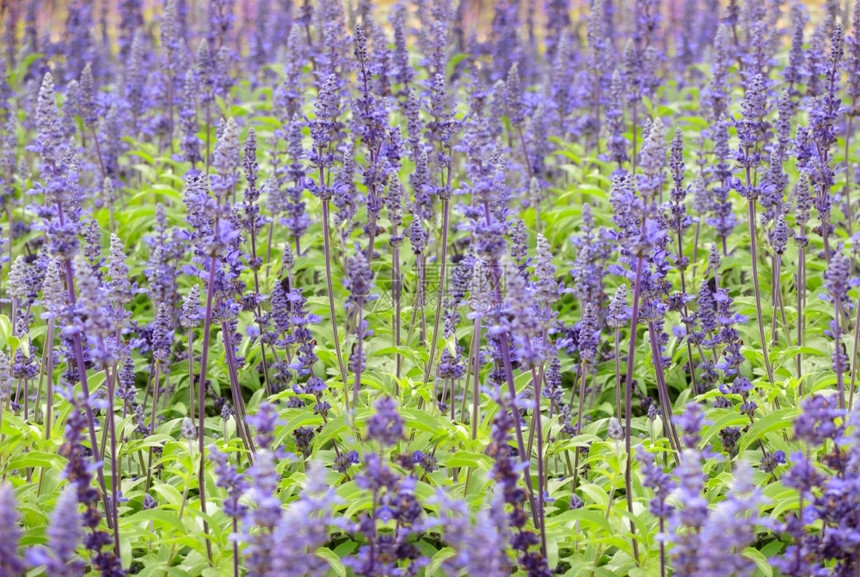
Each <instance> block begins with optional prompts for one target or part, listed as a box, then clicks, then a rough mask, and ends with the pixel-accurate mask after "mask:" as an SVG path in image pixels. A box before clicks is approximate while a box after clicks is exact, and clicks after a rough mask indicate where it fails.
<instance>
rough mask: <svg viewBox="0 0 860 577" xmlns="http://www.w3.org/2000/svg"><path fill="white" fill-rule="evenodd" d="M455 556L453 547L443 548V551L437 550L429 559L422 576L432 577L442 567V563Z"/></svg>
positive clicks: (455, 552) (455, 551)
mask: <svg viewBox="0 0 860 577" xmlns="http://www.w3.org/2000/svg"><path fill="white" fill-rule="evenodd" d="M456 554H457V550H456V549H454V548H453V547H445V548H444V549H439V551H437V552H436V554H435V555H433V558H432V559H430V563H428V564H427V569H425V571H424V574H425V575H426V576H427V577H432V576H433V575H435V574H436V572H437V571H438V570H439V568H440V567H442V563H444V562H445V561H447V560H448V559H450V558H452V557H453V556H454V555H456Z"/></svg>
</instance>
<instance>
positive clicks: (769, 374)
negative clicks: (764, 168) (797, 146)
mask: <svg viewBox="0 0 860 577" xmlns="http://www.w3.org/2000/svg"><path fill="white" fill-rule="evenodd" d="M746 171H747V186H749V185H750V169H749V167H747V169H746ZM747 208H748V216H749V218H748V221H749V222H748V224H749V233H750V260H751V261H752V278H753V291H754V292H755V311H756V319H757V320H758V334H759V339H760V341H761V353H762V356H763V357H764V366H765V370H767V379H768V382H769V383H770V384H771V385H773V367H771V365H770V358H769V357H768V354H767V340H766V338H765V334H764V321H763V320H762V312H761V290H760V288H759V282H758V256H757V254H756V242H755V199H750V200H749V203H748V205H747Z"/></svg>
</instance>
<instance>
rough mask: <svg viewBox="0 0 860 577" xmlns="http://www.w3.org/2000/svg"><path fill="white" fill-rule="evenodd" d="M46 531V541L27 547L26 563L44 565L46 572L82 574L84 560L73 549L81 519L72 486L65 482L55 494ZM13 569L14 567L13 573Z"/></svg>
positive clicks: (61, 576) (67, 575) (65, 576)
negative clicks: (58, 494)
mask: <svg viewBox="0 0 860 577" xmlns="http://www.w3.org/2000/svg"><path fill="white" fill-rule="evenodd" d="M47 534H48V545H47V546H46V547H33V548H32V549H29V550H28V551H27V563H28V564H29V565H30V566H31V567H39V566H44V567H45V570H46V571H47V572H48V574H49V575H57V576H58V577H73V576H76V575H81V574H82V573H83V570H84V563H83V562H82V561H81V560H79V559H76V558H75V551H76V549H77V548H78V544H79V543H80V540H81V520H80V514H79V513H78V498H77V493H76V490H75V488H74V486H72V485H69V486H67V487H66V488H65V489H63V491H62V493H60V496H59V498H57V502H56V504H55V505H54V511H53V513H51V522H50V524H49V525H48V530H47ZM14 573H15V572H14V571H13V572H12V574H14Z"/></svg>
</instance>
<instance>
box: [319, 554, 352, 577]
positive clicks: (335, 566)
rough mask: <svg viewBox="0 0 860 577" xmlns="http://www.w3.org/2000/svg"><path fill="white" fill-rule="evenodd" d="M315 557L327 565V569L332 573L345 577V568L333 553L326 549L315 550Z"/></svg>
mask: <svg viewBox="0 0 860 577" xmlns="http://www.w3.org/2000/svg"><path fill="white" fill-rule="evenodd" d="M316 555H317V557H320V558H322V559H324V560H325V561H326V563H328V565H329V567H331V568H332V571H334V572H335V573H337V574H338V575H340V577H346V567H345V566H344V564H343V563H342V562H341V560H340V558H339V557H338V556H337V555H335V553H334V551H332V550H331V549H329V548H327V547H320V548H319V549H317V553H316Z"/></svg>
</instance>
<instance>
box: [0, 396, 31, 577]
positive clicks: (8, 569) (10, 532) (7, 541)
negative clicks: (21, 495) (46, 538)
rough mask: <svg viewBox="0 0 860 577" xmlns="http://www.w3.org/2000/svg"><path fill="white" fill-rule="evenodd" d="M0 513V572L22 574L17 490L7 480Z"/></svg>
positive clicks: (1, 490) (0, 495)
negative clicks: (16, 502)
mask: <svg viewBox="0 0 860 577" xmlns="http://www.w3.org/2000/svg"><path fill="white" fill-rule="evenodd" d="M4 404H5V403H4ZM0 515H2V517H3V518H2V527H3V529H2V531H3V538H2V540H0V574H2V575H9V576H10V577H11V576H13V575H21V574H23V573H24V570H25V569H26V566H25V565H24V561H23V560H22V559H21V557H20V555H19V554H18V542H19V541H20V539H21V529H20V528H19V527H18V522H19V515H18V511H16V510H15V491H14V490H13V489H12V486H11V485H9V483H8V482H5V481H4V482H3V483H0Z"/></svg>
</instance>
